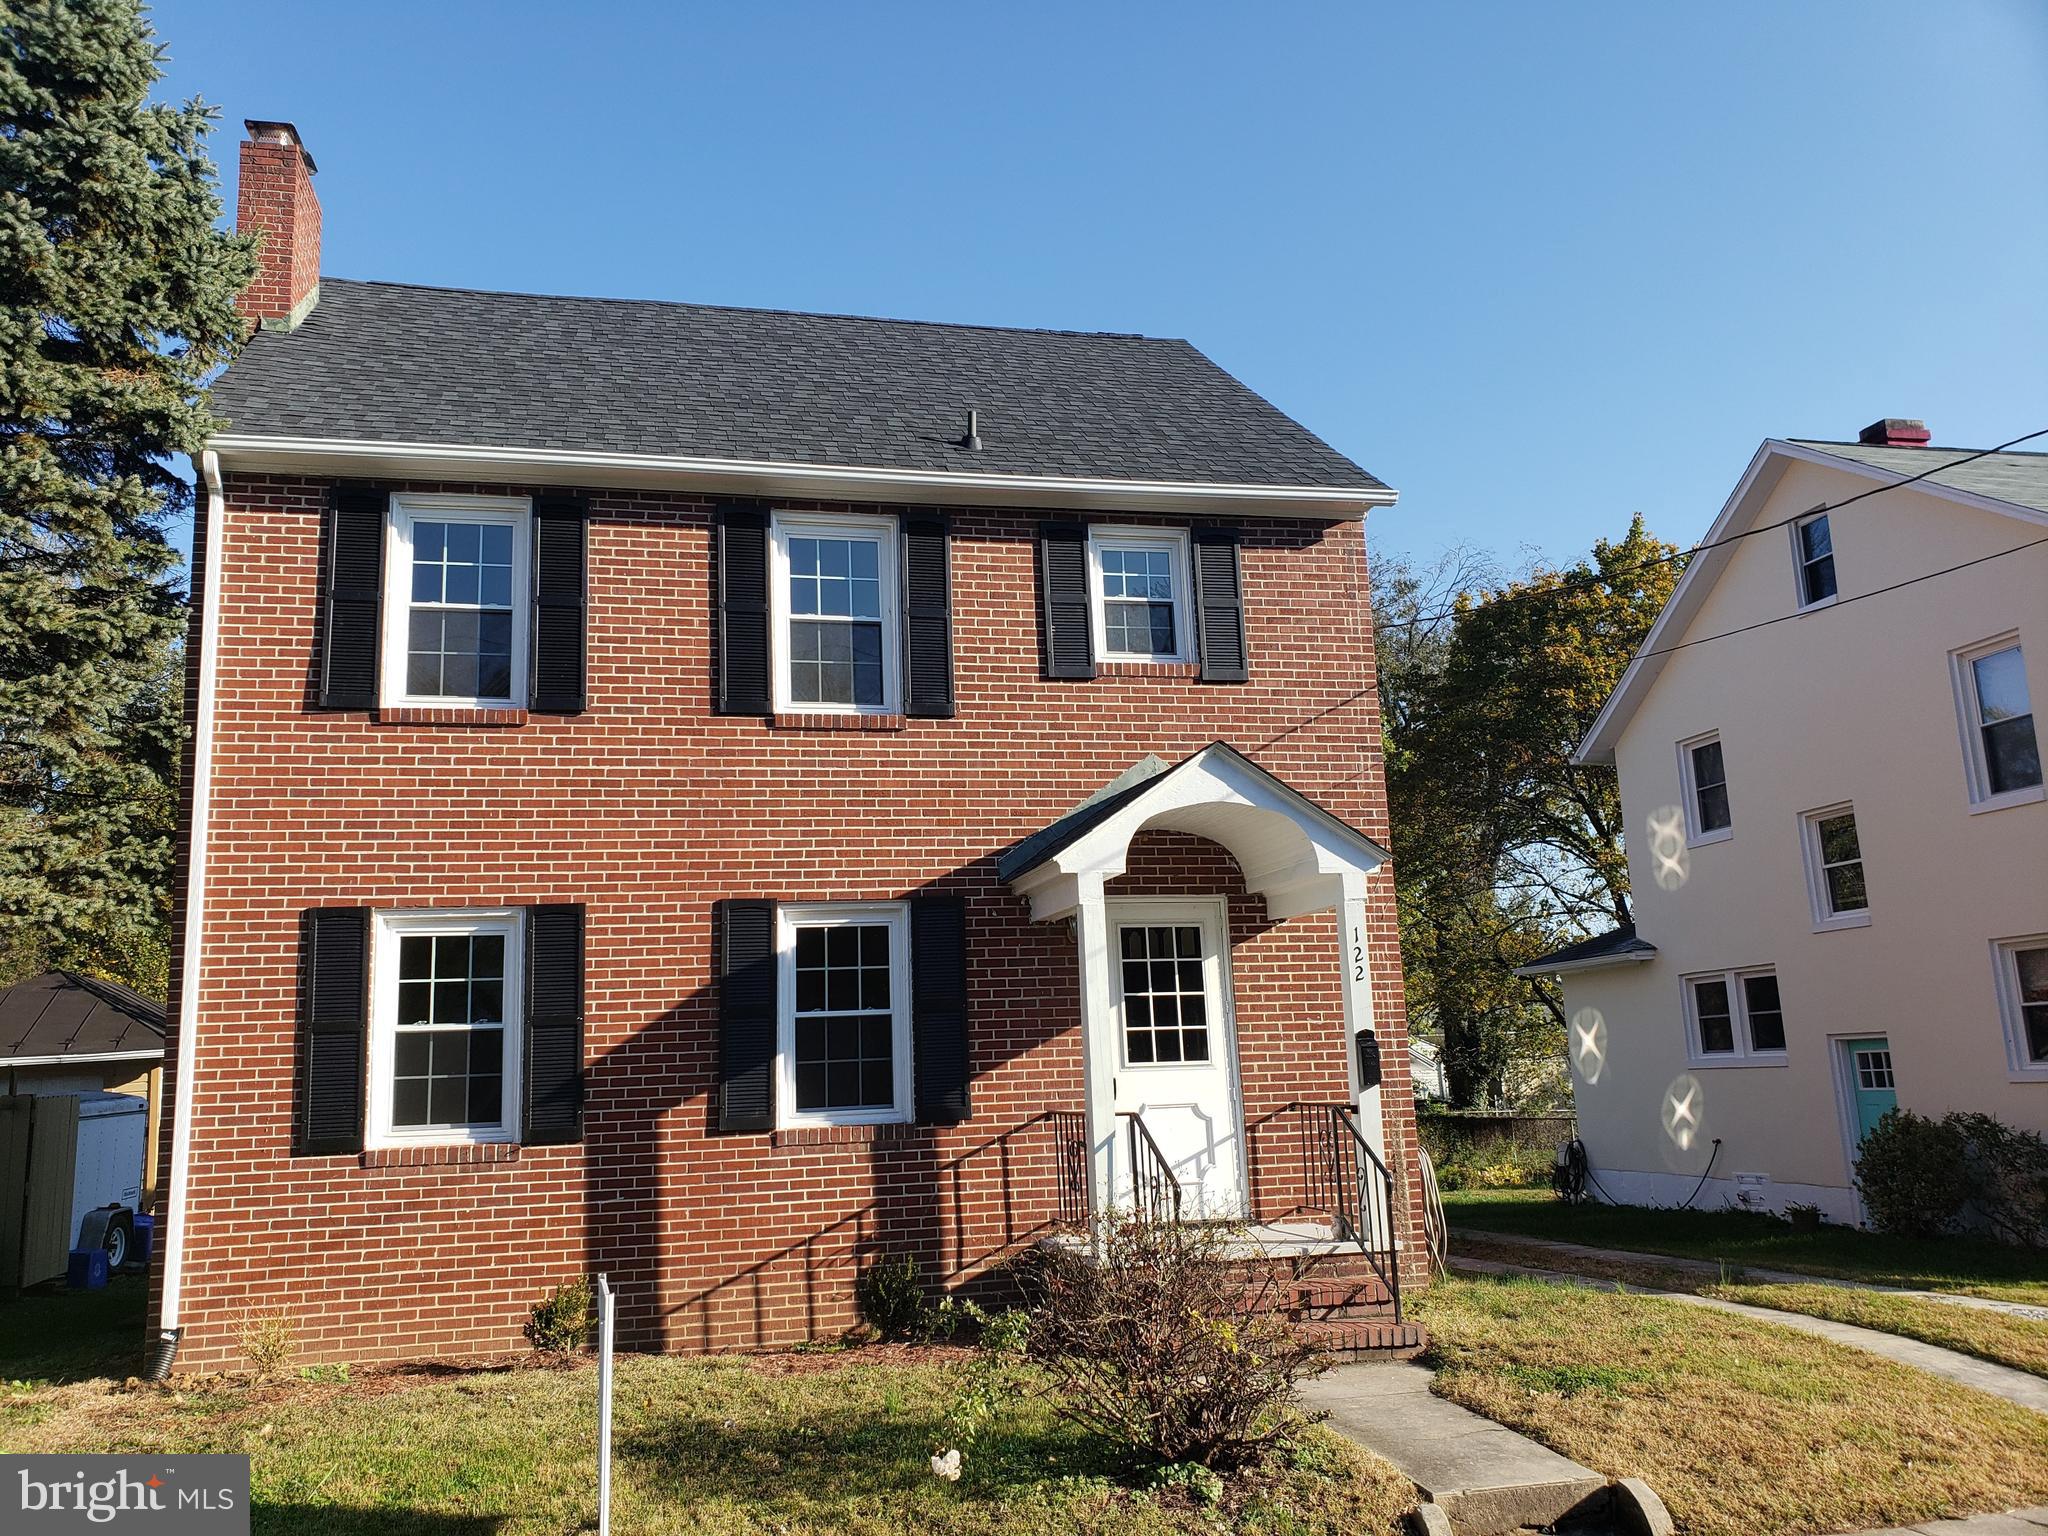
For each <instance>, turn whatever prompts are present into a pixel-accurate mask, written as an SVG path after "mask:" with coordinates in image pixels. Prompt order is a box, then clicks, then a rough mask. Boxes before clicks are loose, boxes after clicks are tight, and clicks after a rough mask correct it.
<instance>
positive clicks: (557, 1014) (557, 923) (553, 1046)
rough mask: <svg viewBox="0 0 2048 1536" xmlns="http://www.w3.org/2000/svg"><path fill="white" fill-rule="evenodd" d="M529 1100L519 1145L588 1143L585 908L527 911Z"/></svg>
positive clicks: (544, 908)
mask: <svg viewBox="0 0 2048 1536" xmlns="http://www.w3.org/2000/svg"><path fill="white" fill-rule="evenodd" d="M525 1065H526V1070H525V1073H524V1077H525V1085H524V1092H525V1096H526V1105H525V1113H524V1115H523V1117H522V1118H523V1121H524V1124H523V1126H522V1128H521V1132H520V1138H519V1139H520V1140H521V1141H523V1142H525V1143H527V1144H528V1145H529V1146H536V1147H546V1146H554V1145H557V1144H559V1143H562V1142H569V1141H581V1140H582V1139H583V909H582V908H581V907H576V906H550V907H528V908H527V909H526V1064H525Z"/></svg>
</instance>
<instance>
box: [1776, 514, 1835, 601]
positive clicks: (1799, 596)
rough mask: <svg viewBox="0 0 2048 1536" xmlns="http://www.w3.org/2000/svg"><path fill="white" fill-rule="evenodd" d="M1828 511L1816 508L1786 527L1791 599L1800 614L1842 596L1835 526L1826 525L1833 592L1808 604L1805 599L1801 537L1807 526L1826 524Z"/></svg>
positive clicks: (1803, 558) (1802, 539)
mask: <svg viewBox="0 0 2048 1536" xmlns="http://www.w3.org/2000/svg"><path fill="white" fill-rule="evenodd" d="M1827 517H1828V509H1827V508H1825V507H1817V508H1815V509H1814V510H1813V511H1811V512H1809V513H1807V514H1806V516H1804V517H1800V518H1795V519H1793V521H1792V522H1791V523H1790V524H1789V525H1788V526H1789V527H1790V530H1791V533H1792V598H1793V604H1794V607H1795V608H1796V609H1797V611H1798V612H1800V613H1812V612H1813V611H1814V610H1816V609H1820V608H1826V607H1830V606H1831V605H1833V603H1834V602H1835V600H1836V599H1837V598H1839V597H1840V596H1841V595H1842V562H1841V559H1840V557H1839V556H1837V555H1836V554H1835V552H1834V550H1835V525H1834V524H1833V523H1831V522H1830V523H1828V554H1829V557H1830V558H1831V559H1833V560H1834V561H1835V590H1834V591H1832V592H1830V593H1829V594H1828V595H1827V596H1826V597H1817V598H1815V599H1813V601H1811V602H1808V601H1807V598H1806V543H1805V540H1804V538H1803V537H1802V536H1803V535H1804V533H1805V531H1806V528H1807V526H1808V525H1809V524H1812V523H1817V522H1827Z"/></svg>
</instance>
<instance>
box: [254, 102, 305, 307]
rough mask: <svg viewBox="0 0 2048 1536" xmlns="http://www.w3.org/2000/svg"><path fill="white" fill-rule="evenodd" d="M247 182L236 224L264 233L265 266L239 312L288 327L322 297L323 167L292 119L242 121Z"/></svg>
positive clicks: (258, 273) (262, 258) (263, 254)
mask: <svg viewBox="0 0 2048 1536" xmlns="http://www.w3.org/2000/svg"><path fill="white" fill-rule="evenodd" d="M242 126H243V127H245V128H247V129H248V130H249V137H248V138H246V139H244V140H243V141H242V185H241V190H240V192H239V193H238V194H237V195H236V198H235V228H236V229H238V230H242V231H244V232H246V231H248V230H252V229H255V230H261V231H262V232H263V250H262V254H261V258H260V259H261V261H262V264H263V265H262V268H261V270H259V271H258V272H257V274H256V281H255V282H253V283H251V284H250V285H249V291H248V292H247V293H245V294H243V295H242V312H243V313H244V314H246V315H248V316H249V317H250V318H251V319H252V320H254V321H256V323H257V324H258V325H261V326H262V327H264V328H265V329H266V330H274V331H288V330H290V329H291V328H292V327H293V326H295V325H297V324H298V323H299V322H300V321H301V320H303V319H305V318H306V313H307V311H308V310H310V309H312V307H313V305H314V304H315V303H316V302H318V300H319V298H320V199H319V198H318V197H317V196H316V195H315V194H314V192H313V172H314V171H316V170H318V169H319V167H318V166H316V165H314V164H313V157H312V156H311V155H309V154H307V153H306V146H305V145H304V144H303V143H301V142H300V140H299V130H298V129H296V128H294V127H293V126H292V125H291V124H290V123H264V122H257V121H255V120H254V119H251V120H249V121H247V122H245V123H243V125H242Z"/></svg>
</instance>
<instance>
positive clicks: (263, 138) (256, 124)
mask: <svg viewBox="0 0 2048 1536" xmlns="http://www.w3.org/2000/svg"><path fill="white" fill-rule="evenodd" d="M242 126H243V127H244V128H246V129H248V130H249V140H250V142H251V143H254V144H289V145H291V146H292V147H294V148H295V149H297V150H298V152H299V154H300V155H301V156H302V157H303V158H304V160H305V162H306V169H307V170H308V171H309V172H310V171H317V170H319V169H320V167H319V166H317V165H315V164H314V163H313V152H312V151H311V150H309V149H307V148H306V140H305V137H304V136H303V135H302V134H301V133H300V132H299V125H298V124H297V123H288V122H285V121H283V120H282V119H275V120H273V119H270V118H262V117H245V118H243V119H242Z"/></svg>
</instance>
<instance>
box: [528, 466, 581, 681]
mask: <svg viewBox="0 0 2048 1536" xmlns="http://www.w3.org/2000/svg"><path fill="white" fill-rule="evenodd" d="M589 520H590V508H589V505H588V504H587V503H585V502H583V501H581V500H580V499H578V498H575V497H571V496H540V497H536V498H535V500H534V503H533V654H532V655H531V656H530V657H529V658H528V660H527V666H528V668H529V670H530V672H531V674H532V675H531V679H530V692H531V697H532V704H533V707H534V708H535V709H537V710H539V711H541V712H542V713H544V714H551V715H574V714H580V713H581V712H582V710H583V707H584V698H585V685H584V667H585V649H586V648H585V643H584V612H585V606H586V605H585V598H586V582H587V568H588V561H587V559H586V557H585V553H584V549H585V531H586V529H587V528H588V527H589Z"/></svg>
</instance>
